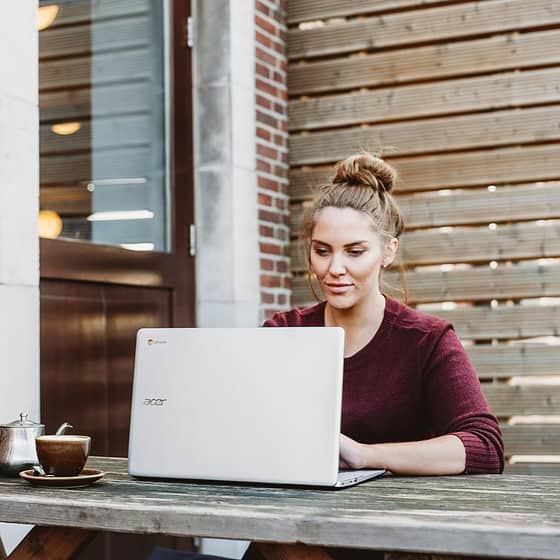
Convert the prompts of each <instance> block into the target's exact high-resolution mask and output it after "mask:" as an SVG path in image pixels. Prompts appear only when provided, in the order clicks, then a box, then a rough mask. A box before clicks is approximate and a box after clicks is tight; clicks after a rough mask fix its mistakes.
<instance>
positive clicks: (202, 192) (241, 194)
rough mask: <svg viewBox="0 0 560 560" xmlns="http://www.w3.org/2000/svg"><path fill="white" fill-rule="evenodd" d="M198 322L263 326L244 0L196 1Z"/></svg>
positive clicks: (251, 43) (248, 8) (251, 58)
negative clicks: (260, 319)
mask: <svg viewBox="0 0 560 560" xmlns="http://www.w3.org/2000/svg"><path fill="white" fill-rule="evenodd" d="M193 15H194V29H195V45H194V49H193V110H194V119H193V126H194V152H195V158H194V159H195V216H196V224H197V258H196V292H197V294H196V299H197V325H198V326H200V327H205V326H240V327H241V326H257V325H258V321H259V299H260V294H259V256H258V255H259V249H258V221H257V179H256V169H255V165H256V163H255V161H256V160H255V149H256V148H255V146H256V140H255V138H256V133H255V23H254V6H253V3H252V2H247V1H246V0H211V1H206V0H195V1H194V2H193Z"/></svg>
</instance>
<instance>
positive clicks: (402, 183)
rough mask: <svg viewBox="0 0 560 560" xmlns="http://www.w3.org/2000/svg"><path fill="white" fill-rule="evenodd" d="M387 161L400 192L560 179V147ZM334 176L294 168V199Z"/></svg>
mask: <svg viewBox="0 0 560 560" xmlns="http://www.w3.org/2000/svg"><path fill="white" fill-rule="evenodd" d="M387 161H389V162H390V163H392V164H393V165H394V166H395V167H396V168H397V171H398V172H399V176H400V180H399V181H398V182H397V185H396V188H395V190H396V192H397V193H403V192H410V191H416V190H434V189H442V188H450V187H463V186H480V185H482V186H487V185H492V184H496V185H498V184H508V183H509V182H522V181H527V182H529V181H544V180H550V179H559V178H560V146H558V145H555V144H552V145H544V146H523V147H521V148H501V149H497V150H488V149H485V150H480V151H473V152H466V153H460V154H441V155H437V156H427V157H413V158H402V159H391V157H390V155H389V156H388V157H387ZM333 175H334V171H333V167H332V165H328V166H321V167H317V168H312V169H292V170H291V171H290V197H291V199H292V200H302V199H307V198H310V197H311V192H310V191H311V188H312V187H313V186H315V185H320V184H322V183H328V182H329V181H330V180H331V179H332V177H333Z"/></svg>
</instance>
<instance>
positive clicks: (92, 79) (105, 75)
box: [39, 50, 151, 90]
mask: <svg viewBox="0 0 560 560" xmlns="http://www.w3.org/2000/svg"><path fill="white" fill-rule="evenodd" d="M149 60H150V59H149V53H148V51H146V50H136V51H126V52H119V53H104V54H99V55H96V56H95V58H93V59H91V58H90V57H82V58H71V59H68V60H49V61H46V62H40V63H39V88H40V89H41V90H44V89H51V88H60V89H64V88H68V87H80V86H86V85H89V84H92V85H98V84H105V83H111V82H130V81H132V80H146V79H149V78H150V77H151V69H150V64H149V62H148V61H149Z"/></svg>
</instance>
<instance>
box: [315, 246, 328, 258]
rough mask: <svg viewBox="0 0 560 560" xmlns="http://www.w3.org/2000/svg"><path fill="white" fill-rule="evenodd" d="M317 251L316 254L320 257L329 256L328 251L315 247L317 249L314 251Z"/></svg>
mask: <svg viewBox="0 0 560 560" xmlns="http://www.w3.org/2000/svg"><path fill="white" fill-rule="evenodd" d="M313 250H314V251H315V254H317V255H319V256H320V257H325V256H327V255H328V254H329V252H328V250H327V249H321V248H320V247H315V249H313Z"/></svg>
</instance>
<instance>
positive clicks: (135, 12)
mask: <svg viewBox="0 0 560 560" xmlns="http://www.w3.org/2000/svg"><path fill="white" fill-rule="evenodd" d="M39 6H40V7H39V110H40V154H41V168H40V169H41V171H40V177H41V190H40V209H41V212H40V218H39V224H40V235H41V236H43V237H51V238H64V239H78V240H82V241H88V242H94V243H103V244H111V245H120V246H121V247H125V248H127V249H136V250H155V251H167V250H168V249H169V219H168V216H169V169H168V167H169V165H168V162H169V157H168V148H167V146H168V140H167V138H168V133H167V130H168V126H167V123H168V113H169V112H168V110H167V108H168V89H169V88H168V87H167V83H168V76H167V74H168V71H167V69H168V58H169V53H168V51H167V48H166V44H167V41H166V37H167V25H166V22H167V2H165V1H162V0H67V1H59V2H53V1H52V0H42V1H40V3H39Z"/></svg>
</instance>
